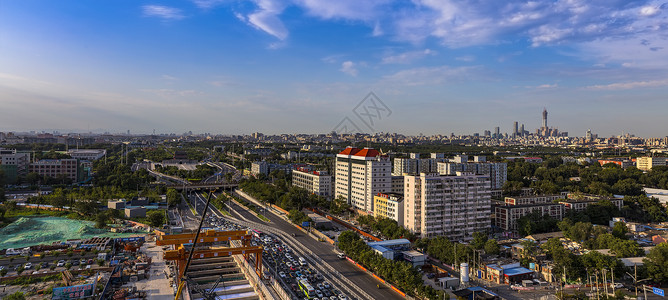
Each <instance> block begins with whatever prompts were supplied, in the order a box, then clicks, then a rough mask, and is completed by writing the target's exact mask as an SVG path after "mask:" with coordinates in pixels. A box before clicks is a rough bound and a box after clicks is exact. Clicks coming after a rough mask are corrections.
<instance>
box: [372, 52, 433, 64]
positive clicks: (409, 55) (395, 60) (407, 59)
mask: <svg viewBox="0 0 668 300" xmlns="http://www.w3.org/2000/svg"><path fill="white" fill-rule="evenodd" d="M435 54H436V52H435V51H434V50H430V49H424V50H419V51H408V52H404V53H400V54H396V55H390V56H386V57H383V63H384V64H408V63H411V62H412V61H414V60H417V59H420V58H423V57H426V56H429V55H435Z"/></svg>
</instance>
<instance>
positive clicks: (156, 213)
mask: <svg viewBox="0 0 668 300" xmlns="http://www.w3.org/2000/svg"><path fill="white" fill-rule="evenodd" d="M146 217H147V218H148V224H149V225H151V226H153V227H160V226H162V224H165V213H164V212H163V211H162V210H152V211H149V212H148V213H147V216H146Z"/></svg>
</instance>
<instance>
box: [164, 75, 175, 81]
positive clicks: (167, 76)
mask: <svg viewBox="0 0 668 300" xmlns="http://www.w3.org/2000/svg"><path fill="white" fill-rule="evenodd" d="M160 77H161V78H162V79H164V80H170V81H171V80H177V79H178V78H176V77H174V76H171V75H167V74H163V75H162V76H160Z"/></svg>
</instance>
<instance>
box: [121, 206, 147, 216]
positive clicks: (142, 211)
mask: <svg viewBox="0 0 668 300" xmlns="http://www.w3.org/2000/svg"><path fill="white" fill-rule="evenodd" d="M125 217H126V218H144V217H146V208H145V207H132V208H125Z"/></svg>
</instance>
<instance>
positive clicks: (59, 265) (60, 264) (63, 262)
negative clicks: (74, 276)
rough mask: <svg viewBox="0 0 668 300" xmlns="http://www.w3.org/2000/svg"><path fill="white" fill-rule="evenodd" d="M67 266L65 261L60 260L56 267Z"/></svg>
mask: <svg viewBox="0 0 668 300" xmlns="http://www.w3.org/2000/svg"><path fill="white" fill-rule="evenodd" d="M62 266H65V261H64V260H62V259H61V260H59V261H58V263H57V264H56V267H62Z"/></svg>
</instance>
